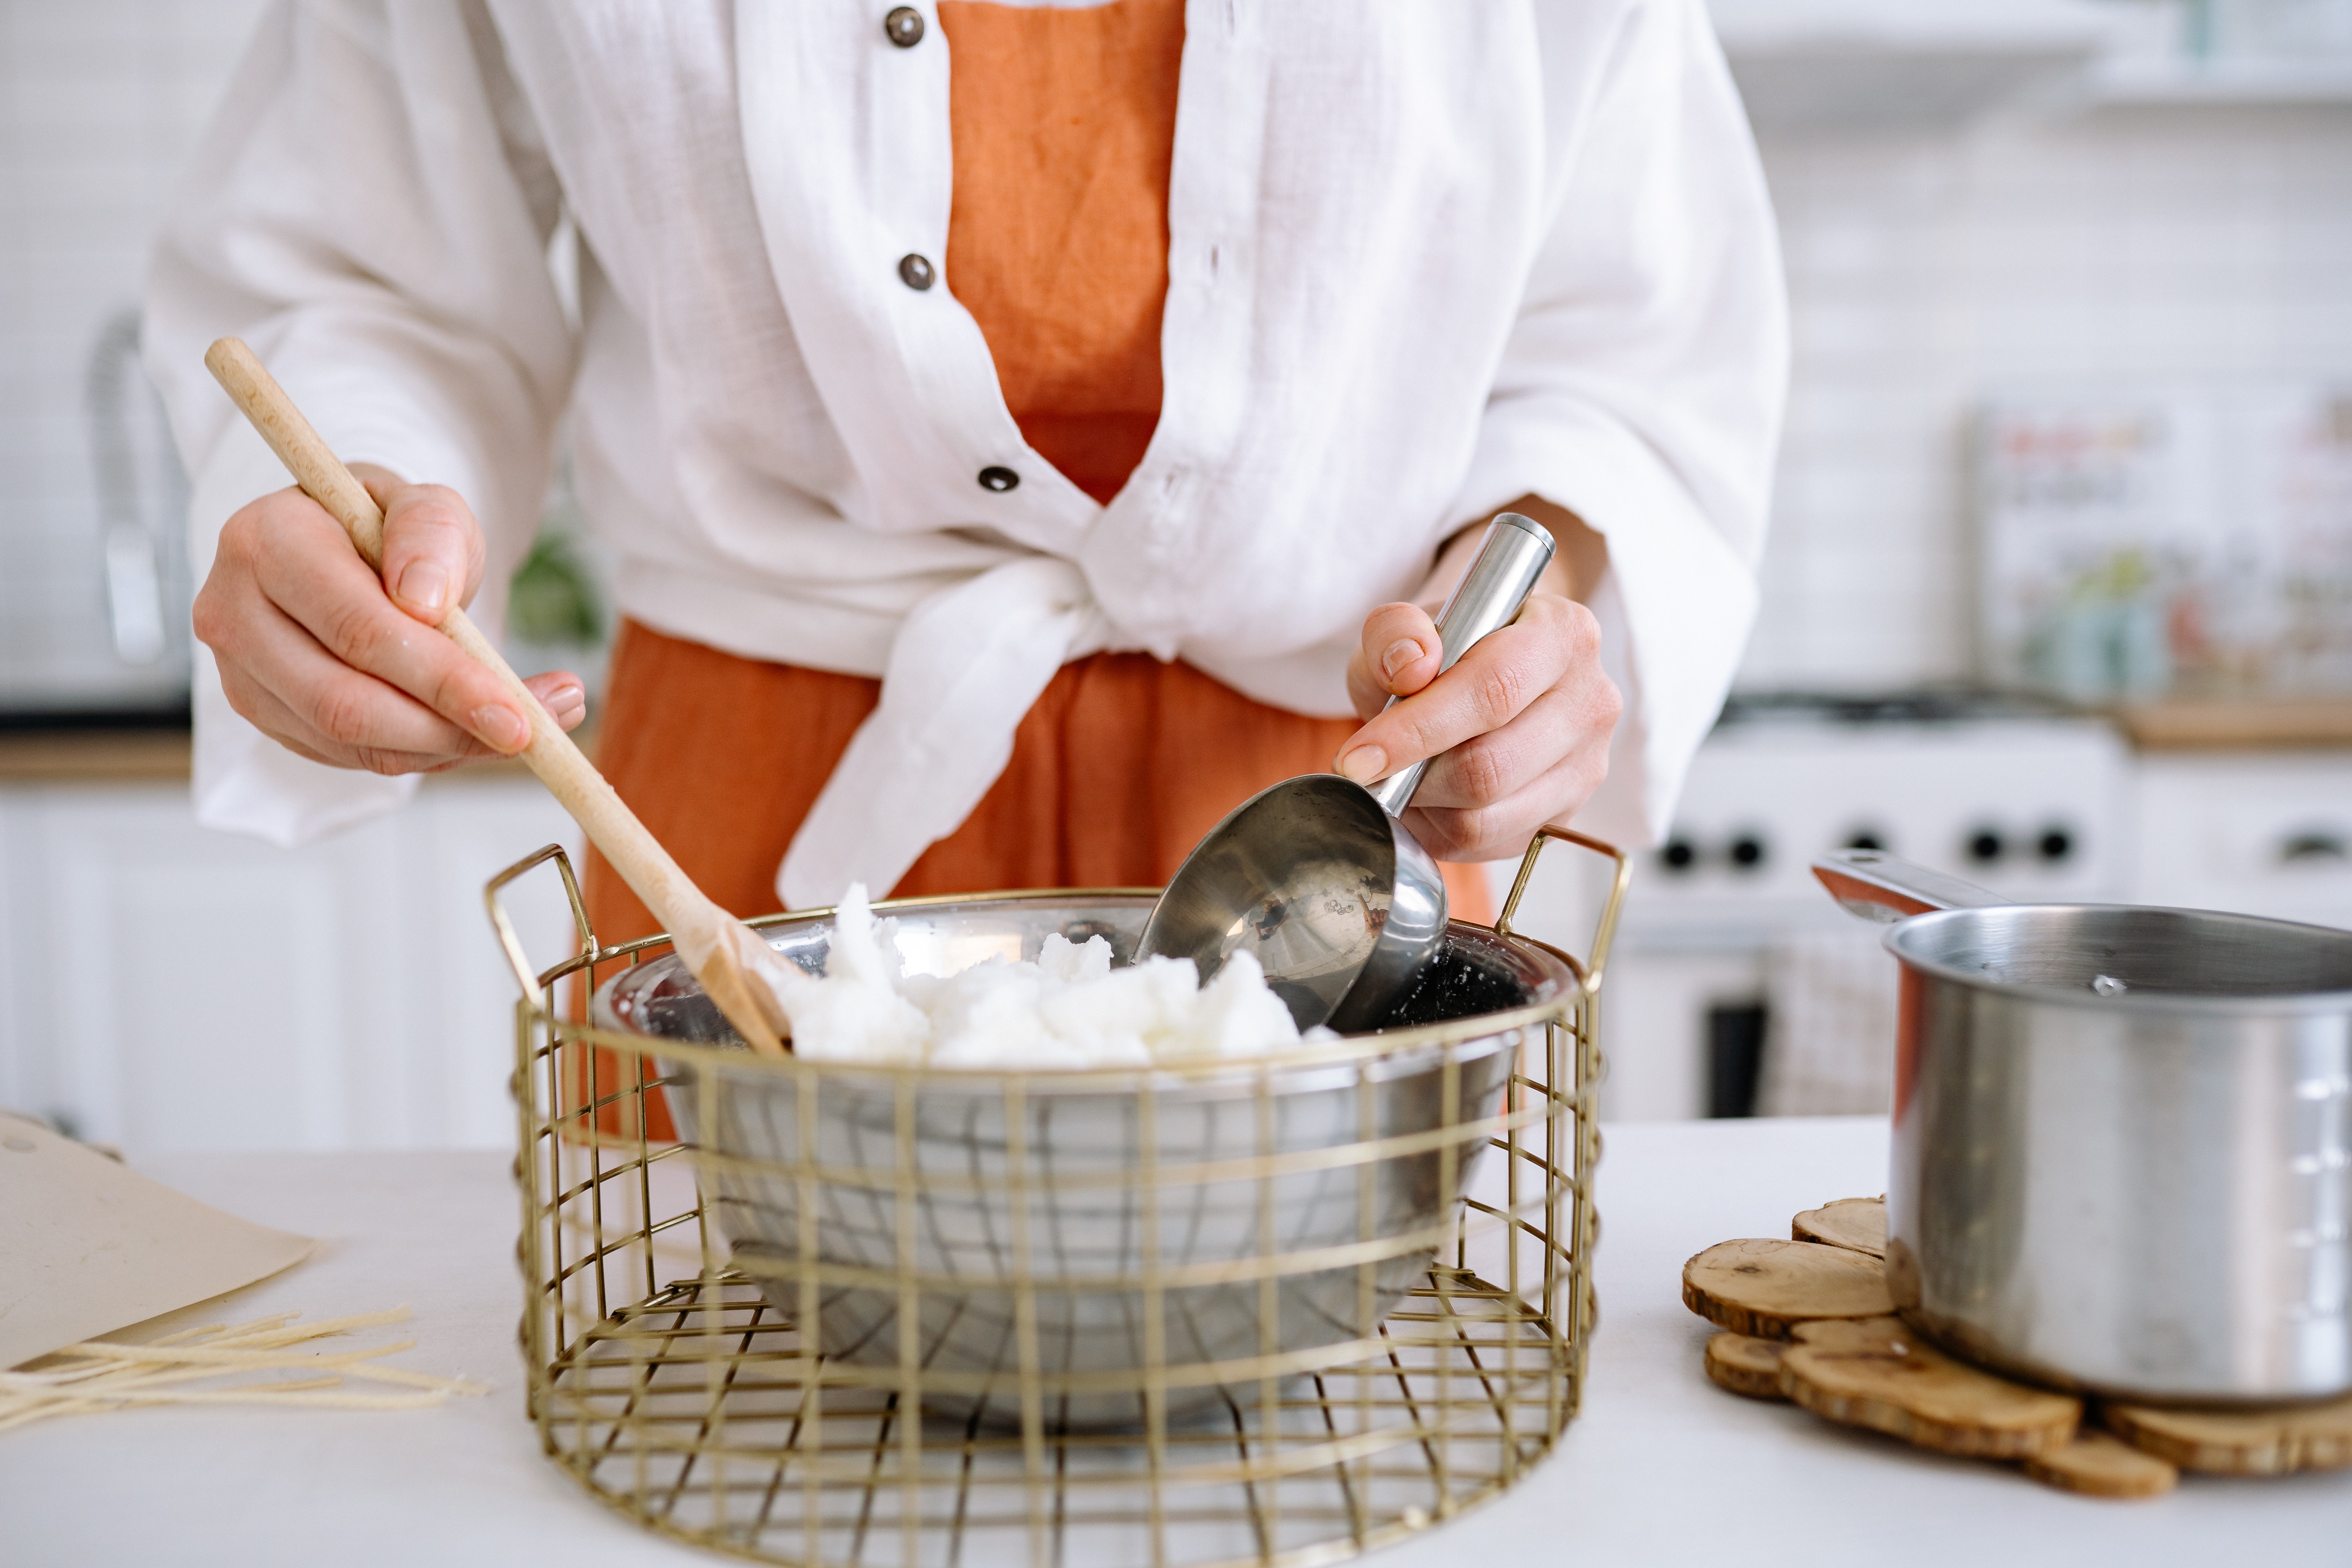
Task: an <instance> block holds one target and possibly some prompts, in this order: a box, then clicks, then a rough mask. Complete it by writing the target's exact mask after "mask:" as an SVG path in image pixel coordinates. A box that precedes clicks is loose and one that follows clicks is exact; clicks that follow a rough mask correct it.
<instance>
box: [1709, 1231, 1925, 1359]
mask: <svg viewBox="0 0 2352 1568" xmlns="http://www.w3.org/2000/svg"><path fill="white" fill-rule="evenodd" d="M1683 1305H1684V1306H1685V1307H1688V1308H1689V1309H1690V1310H1692V1311H1694V1312H1696V1313H1697V1314H1698V1315H1699V1316H1700V1317H1702V1318H1705V1319H1706V1321H1708V1322H1710V1323H1713V1324H1714V1325H1715V1326H1716V1327H1717V1328H1720V1329H1729V1330H1730V1331H1732V1332H1733V1333H1735V1334H1749V1335H1752V1336H1754V1337H1755V1338H1757V1339H1760V1340H1785V1339H1787V1338H1788V1337H1789V1330H1790V1327H1791V1326H1793V1325H1795V1324H1797V1323H1802V1322H1808V1321H1811V1320H1813V1319H1816V1318H1874V1317H1878V1316H1881V1315H1883V1314H1885V1313H1887V1312H1892V1311H1893V1310H1895V1303H1894V1301H1893V1300H1891V1299H1890V1298H1889V1297H1888V1296H1887V1294H1886V1279H1885V1271H1884V1270H1883V1269H1882V1268H1880V1267H1879V1262H1878V1259H1876V1258H1872V1257H1869V1256H1867V1255H1866V1254H1864V1253H1860V1252H1853V1251H1850V1250H1849V1249H1847V1248H1845V1247H1823V1246H1822V1245H1821V1244H1820V1243H1818V1242H1811V1241H1772V1240H1767V1239H1761V1238H1752V1239H1749V1240H1746V1241H1721V1242H1717V1244H1716V1245H1715V1246H1713V1247H1708V1248H1707V1249H1706V1251H1705V1252H1702V1253H1700V1254H1699V1255H1698V1256H1697V1257H1696V1258H1692V1259H1691V1260H1690V1261H1689V1262H1688V1263H1685V1264H1684V1265H1683Z"/></svg>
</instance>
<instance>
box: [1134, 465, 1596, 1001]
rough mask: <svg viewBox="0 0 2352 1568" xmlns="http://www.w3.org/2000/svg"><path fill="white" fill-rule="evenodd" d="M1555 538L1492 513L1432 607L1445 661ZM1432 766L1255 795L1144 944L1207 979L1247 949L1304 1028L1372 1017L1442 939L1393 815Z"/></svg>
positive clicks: (1432, 888) (1484, 629)
mask: <svg viewBox="0 0 2352 1568" xmlns="http://www.w3.org/2000/svg"><path fill="white" fill-rule="evenodd" d="M1553 549H1554V545H1553V543H1552V537H1551V535H1550V533H1549V532H1548V531H1545V529H1544V528H1543V526H1542V525H1541V524H1539V523H1537V522H1534V521H1530V520H1529V519H1528V518H1524V517H1521V516H1519V515H1518V514H1517V512H1508V511H1507V512H1504V513H1502V514H1501V515H1500V516H1498V517H1496V519H1495V521H1493V522H1492V523H1491V524H1489V525H1488V527H1487V529H1486V539H1485V540H1484V542H1481V544H1480V545H1479V547H1478V557H1477V559H1476V560H1475V561H1473V562H1472V563H1470V570H1469V571H1468V572H1467V573H1466V574H1464V576H1463V579H1462V583H1461V585H1460V586H1458V587H1457V588H1455V589H1454V595H1453V597H1451V598H1449V599H1448V600H1447V601H1446V602H1445V608H1444V611H1443V612H1441V613H1440V615H1439V616H1438V620H1437V638H1438V642H1439V644H1440V646H1441V648H1442V650H1443V651H1442V654H1441V658H1440V662H1439V665H1438V670H1439V673H1440V674H1443V673H1444V671H1446V670H1448V669H1451V668H1454V663H1455V661H1457V660H1458V659H1460V658H1461V657H1462V656H1463V655H1464V654H1465V653H1467V652H1468V651H1469V650H1470V648H1471V647H1472V646H1473V645H1474V644H1475V643H1476V642H1477V641H1478V639H1479V638H1481V637H1485V636H1486V634H1487V633H1489V632H1492V631H1496V630H1498V629H1500V628H1501V627H1504V626H1509V625H1510V624H1511V623H1512V622H1513V621H1515V620H1517V618H1518V615H1519V610H1520V607H1521V606H1522V605H1525V604H1526V603H1527V600H1528V593H1529V592H1530V591H1531V590H1533V588H1534V587H1535V585H1536V580H1537V579H1538V578H1539V577H1541V576H1542V575H1543V573H1544V568H1545V567H1547V566H1549V565H1550V564H1551V558H1552V552H1553ZM1396 700H1397V699H1394V698H1391V699H1390V703H1391V706H1393V705H1394V703H1395V702H1396ZM1428 767H1429V763H1428V761H1426V760H1424V761H1423V762H1419V763H1414V764H1413V765H1412V766H1411V767H1409V768H1406V769H1404V770H1402V772H1400V773H1393V774H1391V775H1390V776H1389V777H1387V778H1385V779H1382V780H1381V781H1380V782H1379V783H1378V784H1373V785H1371V786H1370V787H1369V788H1368V787H1366V786H1365V785H1363V784H1357V783H1356V782H1355V781H1354V780H1352V779H1348V778H1344V777H1342V776H1340V775H1339V774H1338V773H1307V774H1303V775H1301V776H1300V777H1297V778H1295V779H1286V780H1284V781H1283V782H1282V783H1281V784H1276V785H1275V786H1274V787H1273V788H1271V789H1267V790H1262V791H1260V792H1259V793H1258V794H1256V795H1252V796H1251V797H1250V798H1249V799H1248V800H1246V801H1244V802H1243V803H1242V804H1241V805H1238V806H1236V807H1235V808H1234V811H1233V812H1232V814H1231V815H1229V816H1227V817H1226V818H1225V819H1224V820H1223V822H1220V823H1219V824H1217V826H1214V827H1213V828H1211V829H1210V830H1209V836H1208V837H1205V838H1203V839H1202V840H1201V842H1200V844H1199V845H1198V846H1196V847H1194V849H1193V850H1192V854H1191V855H1189V856H1187V857H1186V858H1185V859H1184V864H1183V865H1182V866H1181V867H1179V868H1177V871H1176V875H1175V877H1174V878H1173V879H1171V881H1170V882H1169V884H1168V888H1167V890H1166V891H1165V892H1163V893H1161V894H1160V902H1159V903H1158V904H1156V905H1155V906H1153V908H1152V910H1151V919H1150V921H1149V922H1147V923H1146V924H1145V926H1144V928H1143V940H1142V942H1141V944H1140V952H1141V954H1142V955H1144V956H1156V957H1166V958H1189V959H1191V960H1192V962H1193V963H1195V964H1197V965H1198V966H1199V968H1200V972H1201V978H1202V980H1203V981H1206V980H1207V979H1208V978H1209V977H1210V976H1211V975H1213V974H1214V973H1216V972H1217V971H1218V970H1219V969H1220V968H1222V967H1223V964H1224V962H1225V960H1226V959H1227V958H1229V957H1231V956H1232V955H1233V954H1234V953H1235V952H1248V953H1249V954H1250V955H1251V956H1253V957H1254V958H1255V959H1256V960H1257V962H1258V964H1259V966H1260V967H1261V968H1263V969H1264V970H1265V978H1266V983H1267V984H1269V985H1271V986H1272V987H1273V988H1274V992H1275V994H1276V995H1278V996H1280V997H1281V998H1282V999H1283V1001H1284V1002H1285V1003H1286V1005H1288V1006H1289V1008H1290V1016H1292V1017H1293V1018H1295V1019H1297V1023H1298V1026H1299V1027H1300V1028H1302V1029H1307V1028H1312V1027H1314V1026H1316V1025H1318V1024H1326V1025H1328V1026H1330V1027H1332V1028H1335V1029H1338V1030H1339V1031H1340V1032H1341V1033H1342V1034H1345V1033H1349V1032H1350V1031H1354V1030H1360V1029H1368V1028H1370V1027H1371V1026H1373V1025H1375V1024H1376V1023H1378V1022H1379V1021H1380V1019H1381V1017H1382V1016H1385V1015H1386V1014H1387V1012H1388V1011H1389V1009H1390V1007H1391V1005H1392V1004H1393V1003H1394V1002H1395V1000H1396V998H1397V996H1398V995H1399V994H1401V993H1402V992H1403V991H1404V990H1406V989H1407V988H1408V987H1410V986H1411V985H1412V983H1413V981H1414V979H1415V978H1416V977H1417V976H1418V975H1419V974H1420V973H1421V971H1422V969H1423V966H1424V965H1426V964H1427V963H1429V961H1430V960H1431V959H1432V958H1433V957H1434V956H1435V955H1436V953H1437V951H1438V949H1439V947H1440V946H1441V945H1442V944H1443V943H1444V940H1445V879H1444V877H1442V876H1441V875H1440V874H1439V872H1438V869H1437V862H1436V861H1435V860H1433V859H1432V858H1430V854H1429V851H1428V850H1426V849H1423V847H1421V844H1420V842H1419V841H1418V840H1417V839H1415V838H1414V837H1413V836H1412V834H1411V833H1410V832H1408V831H1407V830H1406V828H1405V826H1404V824H1403V823H1402V821H1400V820H1398V819H1399V818H1400V817H1402V816H1403V815H1404V809H1405V807H1406V806H1407V805H1411V804H1412V795H1413V792H1414V791H1415V790H1416V789H1418V788H1419V787H1420V786H1421V778H1422V774H1423V773H1425V772H1426V771H1427V770H1428Z"/></svg>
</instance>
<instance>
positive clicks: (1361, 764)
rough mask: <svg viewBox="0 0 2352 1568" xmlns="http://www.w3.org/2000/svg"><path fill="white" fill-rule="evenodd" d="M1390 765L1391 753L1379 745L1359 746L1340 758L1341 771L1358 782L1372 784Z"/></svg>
mask: <svg viewBox="0 0 2352 1568" xmlns="http://www.w3.org/2000/svg"><path fill="white" fill-rule="evenodd" d="M1388 765H1389V754H1388V753H1387V752H1384V751H1382V750H1381V748H1380V747H1378V746H1358V747H1357V748H1356V749H1355V750H1354V751H1352V752H1349V753H1348V754H1347V755H1346V756H1344V757H1341V758H1340V759H1339V771H1340V772H1341V773H1345V774H1346V775H1347V776H1348V777H1349V778H1351V779H1353V780H1355V781H1356V782H1357V783H1358V784H1370V783H1371V782H1372V781H1373V780H1374V779H1376V778H1378V777H1380V776H1381V773H1383V772H1385V771H1386V770H1387V768H1388Z"/></svg>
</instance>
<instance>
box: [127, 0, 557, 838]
mask: <svg viewBox="0 0 2352 1568" xmlns="http://www.w3.org/2000/svg"><path fill="white" fill-rule="evenodd" d="M558 205H559V195H558V191H557V186H556V182H555V179H554V176H553V173H552V170H551V167H550V165H549V163H548V160H547V157H546V154H545V152H544V149H543V147H542V146H541V142H540V141H539V138H538V136H537V133H536V130H535V127H534V126H533V125H532V124H531V122H530V116H529V114H528V111H527V110H525V109H524V108H523V106H522V100H521V98H520V94H519V93H517V92H516V91H515V89H514V88H513V84H512V82H511V80H510V79H509V77H508V76H507V74H506V68H505V64H504V61H503V58H502V57H501V55H500V54H499V44H498V40H497V37H496V35H495V33H494V32H493V31H492V29H491V27H490V25H489V22H488V17H487V16H486V15H485V14H484V13H483V12H482V11H481V10H480V8H479V7H478V6H472V5H462V4H459V3H457V0H442V3H426V0H404V3H403V4H400V5H388V4H383V3H381V0H318V3H315V4H296V3H293V0H281V3H280V4H278V5H276V6H275V7H274V8H273V9H272V10H271V11H270V12H269V14H268V16H266V17H265V18H264V19H263V21H262V23H261V25H260V27H259V29H258V31H257V35H256V37H255V39H254V42H253V44H252V45H251V47H249V49H248V51H247V56H246V58H245V60H244V62H243V64H242V65H241V66H240V67H239V68H238V71H237V74H236V80H235V81H234V83H233V84H232V86H231V88H230V89H229V92H228V94H227V97H226V100H225V101H224V104H223V107H222V109H221V110H220V111H219V114H218V117H217V118H216V119H215V121H214V123H213V125H212V127H211V128H210V130H209V131H208V132H207V133H206V135H205V141H204V142H203V143H202V145H201V146H200V147H199V148H198V150H197V153H196V155H195V158H194V169H193V171H192V173H191V174H190V176H189V178H188V180H187V183H186V184H185V187H184V193H183V195H182V199H181V201H180V203H179V205H178V206H177V207H176V209H175V210H174V211H173V214H172V216H171V217H170V218H169V220H168V221H167V223H166V225H165V227H164V230H163V237H162V239H161V241H160V243H159V245H158V247H157V250H156V254H155V258H154V263H153V267H152V271H151V272H150V275H149V279H148V288H147V300H146V310H147V314H146V327H145V339H144V341H145V344H146V360H147V369H148V374H150V375H151V376H152V378H153V380H154V382H155V384H156V385H157V387H158V388H159V389H160V390H161V391H162V393H163V399H164V403H165V405H166V406H167V408H168V409H169V410H170V413H171V416H172V423H173V431H174V433H175V435H176V437H177V438H178V441H179V445H180V451H181V455H182V458H184V461H185V462H186V465H187V468H188V471H189V473H190V475H191V476H192V478H193V481H194V482H193V486H192V490H193V494H192V500H191V505H190V510H189V519H188V526H189V535H190V541H189V542H190V560H191V562H192V563H193V566H194V572H195V574H196V576H197V578H198V580H199V581H201V580H202V579H203V577H204V575H205V574H206V573H208V572H209V571H210V569H211V566H212V561H213V556H214V553H215V546H216V544H217V542H218V539H219V535H220V530H221V526H222V524H223V523H224V522H226V521H227V519H228V517H229V516H230V514H231V513H233V512H235V511H236V510H237V509H238V508H240V507H242V506H244V505H245V504H246V503H247V502H248V501H251V500H254V499H256V498H257V497H258V496H261V495H263V494H266V493H268V491H270V490H273V489H280V488H283V487H284V486H285V485H286V484H288V483H289V482H290V481H289V479H288V476H287V475H286V473H285V472H284V470H283V469H282V468H279V466H278V462H277V460H276V458H274V457H272V456H271V455H270V453H269V451H268V447H265V446H264V445H263V444H262V442H261V441H260V439H259V437H256V436H255V435H254V434H253V433H252V431H251V430H250V429H249V428H248V427H247V425H246V423H245V421H244V419H243V418H242V417H241V416H238V415H237V414H236V410H235V409H234V408H233V407H232V406H231V405H230V404H229V402H228V400H227V398H226V396H224V395H222V393H221V391H220V389H219V388H218V387H217V386H215V384H213V381H212V378H211V376H210V375H209V374H208V373H207V372H206V371H205V367H204V352H205V347H206V345H207V344H208V343H210V342H212V340H213V339H215V338H217V337H222V336H226V335H232V334H234V335H236V336H239V337H242V338H244V339H245V340H246V341H247V342H249V343H250V344H251V345H252V346H253V349H254V351H255V353H257V354H258V355H259V356H260V357H261V360H262V362H263V363H266V364H268V366H269V367H270V370H271V371H272V373H273V374H276V376H277V377H278V380H279V381H280V382H281V383H282V384H284V385H285V387H286V389H287V391H288V392H289V394H291V395H292V396H293V398H294V400H295V402H296V403H297V404H298V405H300V406H301V407H303V409H304V410H305V411H306V412H307V413H308V414H309V415H310V417H311V419H312V421H313V422H314V423H315V424H316V425H317V426H319V429H320V433H321V434H322V435H323V436H324V437H326V438H327V441H328V442H329V444H330V445H331V446H332V447H334V449H335V451H336V452H337V454H338V455H339V456H341V458H343V459H344V460H345V461H346V462H373V463H380V464H382V465H383V466H384V467H386V468H391V469H393V470H394V471H395V472H397V473H400V474H402V475H404V476H405V477H406V478H408V479H414V480H417V481H420V482H426V481H429V482H434V483H439V484H446V485H448V486H450V487H452V488H454V489H457V491H458V492H459V493H460V494H462V495H464V496H465V497H466V499H467V502H468V503H469V504H470V505H471V506H472V508H473V510H474V514H475V516H476V517H477V518H478V520H479V521H480V522H481V524H482V527H483V531H484V532H485V534H486V535H487V537H488V546H489V565H488V572H487V574H486V575H485V577H484V579H483V586H482V591H481V593H480V595H479V597H478V599H477V601H476V603H475V605H474V606H473V614H474V616H475V617H476V618H477V619H478V620H479V621H481V622H483V623H484V625H485V627H486V629H488V630H489V631H490V632H491V633H492V635H493V636H495V635H496V628H497V626H498V625H499V622H500V620H501V619H502V618H503V611H504V596H505V584H506V581H507V578H508V576H509V574H510V573H511V572H512V570H513V568H514V566H515V564H516V563H518V562H519V561H520V558H521V556H522V554H523V553H524V552H526V551H527V550H528V549H529V547H530V539H531V536H532V534H533V532H534V531H535V530H536V525H537V520H538V516H539V513H540V510H541V502H542V498H543V493H544V490H545V487H546V483H547V471H548V464H549V458H550V450H551V442H552V436H553V430H554V426H555V423H556V420H557V418H558V417H559V416H560V415H561V413H562V406H563V403H564V400H565V398H566V396H567V395H568V393H569V388H570V384H571V378H572V366H573V361H574V346H573V332H572V328H571V326H570V325H569V323H568V321H567V319H566V315H565V311H564V308H563V304H562V300H561V299H560V297H559V295H558V293H557V290H556V288H555V285H554V282H553V279H552V275H551V272H550V270H549V268H548V265H547V246H548V243H549V238H550V236H551V233H552V231H553V229H554V226H555V224H556V221H557V216H558ZM195 726H196V733H195V767H194V792H195V805H196V815H197V817H198V820H200V821H202V822H205V823H206V824H207V825H209V826H218V827H226V828H231V829H234V830H237V831H243V832H247V833H253V834H257V835H258V836H260V837H266V838H269V839H271V840H273V841H275V842H278V843H280V844H294V843H300V842H302V841H305V840H307V839H310V838H314V837H319V836H320V835H321V834H324V833H328V832H331V831H334V830H335V829H337V828H340V827H343V826H349V825H350V824H352V823H353V822H356V821H358V820H360V819H362V818H363V817H365V816H371V815H373V814H374V813H375V812H378V811H381V810H383V809H386V808H388V807H390V806H392V805H396V804H398V803H399V802H400V801H402V800H404V799H405V798H406V797H407V795H408V794H409V793H410V792H411V791H413V789H414V788H415V780H414V779H413V778H412V779H388V778H381V777H377V776H375V775H373V774H369V773H356V772H349V771H345V770H341V769H335V768H328V767H323V766H320V765H319V764H317V763H309V762H305V761H303V760H302V759H300V758H299V757H296V756H294V755H292V754H291V753H290V752H285V751H284V750H283V749H281V748H280V747H278V745H277V744H276V743H275V742H271V741H269V740H268V739H267V738H266V737H264V736H263V735H261V734H260V732H259V731H257V730H255V729H254V728H253V727H252V726H251V725H249V724H247V722H246V721H244V720H242V719H240V718H239V717H237V716H236V714H235V713H234V712H233V711H231V710H230V709H229V707H228V704H227V701H226V698H224V697H223V696H222V694H221V690H220V682H219V679H218V674H217V671H216V669H215V668H214V666H213V663H212V660H211V658H210V656H209V654H208V653H204V654H200V657H199V661H198V668H197V672H196V680H195Z"/></svg>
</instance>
